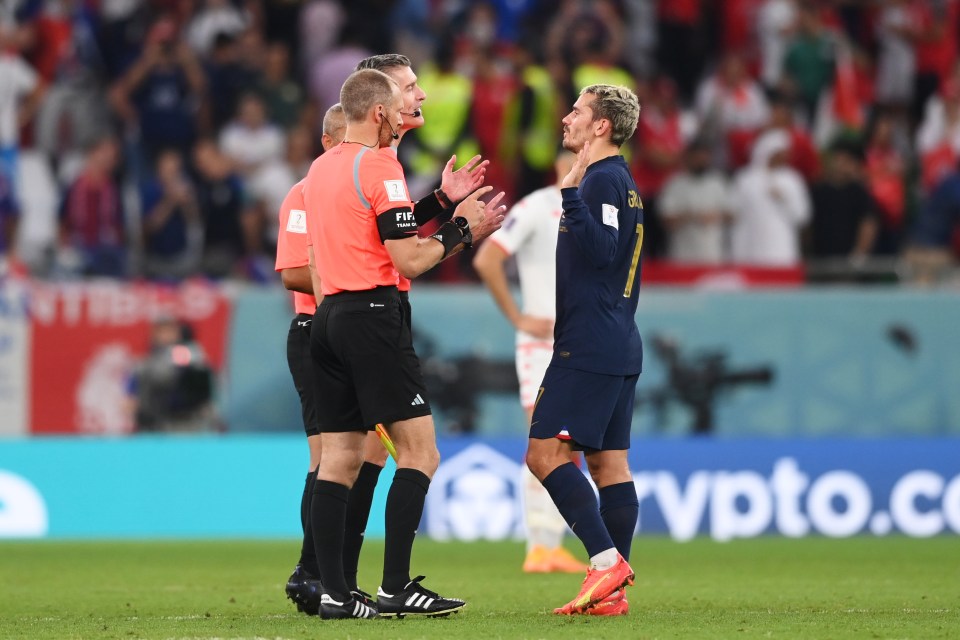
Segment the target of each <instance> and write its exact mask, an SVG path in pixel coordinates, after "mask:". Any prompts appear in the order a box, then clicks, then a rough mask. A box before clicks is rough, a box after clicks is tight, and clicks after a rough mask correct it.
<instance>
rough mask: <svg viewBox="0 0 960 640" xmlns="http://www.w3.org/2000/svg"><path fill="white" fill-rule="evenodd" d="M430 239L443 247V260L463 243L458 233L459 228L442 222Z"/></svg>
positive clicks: (461, 235) (461, 236)
mask: <svg viewBox="0 0 960 640" xmlns="http://www.w3.org/2000/svg"><path fill="white" fill-rule="evenodd" d="M430 237H431V238H433V239H434V240H436V241H438V242H439V243H440V244H442V245H443V257H444V258H446V257H447V256H449V255H450V254H451V253H453V251H454V249H456V248H457V247H459V246H460V243H461V242H462V241H463V233H462V232H461V231H460V227H458V226H457V225H455V224H453V223H452V222H444V223H443V224H442V225H440V228H439V229H437V232H436V233H435V234H433V235H432V236H430Z"/></svg>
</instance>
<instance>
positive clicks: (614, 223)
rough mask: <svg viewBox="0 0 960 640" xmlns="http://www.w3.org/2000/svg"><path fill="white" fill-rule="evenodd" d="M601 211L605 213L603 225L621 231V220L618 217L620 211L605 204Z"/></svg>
mask: <svg viewBox="0 0 960 640" xmlns="http://www.w3.org/2000/svg"><path fill="white" fill-rule="evenodd" d="M601 211H602V212H603V224H605V225H607V226H608V227H613V228H614V229H617V230H619V229H620V219H619V218H618V217H617V214H618V213H620V210H619V209H617V208H616V207H615V206H613V205H612V204H604V205H603V206H602V207H601Z"/></svg>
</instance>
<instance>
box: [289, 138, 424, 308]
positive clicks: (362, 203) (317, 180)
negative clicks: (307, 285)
mask: <svg viewBox="0 0 960 640" xmlns="http://www.w3.org/2000/svg"><path fill="white" fill-rule="evenodd" d="M303 198H304V204H305V205H306V211H307V232H308V234H309V237H310V244H312V245H313V254H314V260H315V262H316V266H317V273H318V275H319V276H320V280H321V283H322V284H321V287H322V292H323V295H332V294H335V293H340V292H341V291H366V290H369V289H374V288H376V287H382V286H396V285H398V284H399V282H400V274H399V273H398V272H397V269H396V267H394V265H393V261H392V260H391V259H390V254H389V253H388V252H387V248H386V247H385V246H384V244H383V242H382V241H381V239H380V231H379V227H378V216H380V215H383V214H386V215H390V216H396V221H395V222H397V224H398V225H399V226H402V227H403V230H404V232H405V233H409V234H416V231H417V226H416V221H415V220H414V218H413V202H411V201H410V196H409V193H408V191H407V183H406V180H405V178H404V176H403V167H401V166H400V162H399V160H397V157H396V154H393V153H380V152H379V151H378V150H377V149H372V148H370V147H366V146H364V145H362V144H358V143H341V144H339V145H337V146H336V147H334V148H333V149H330V150H329V151H327V152H326V153H324V154H323V155H321V156H320V157H319V158H317V159H316V160H314V162H313V164H312V165H311V166H310V171H309V172H308V173H307V177H306V178H305V179H304V188H303Z"/></svg>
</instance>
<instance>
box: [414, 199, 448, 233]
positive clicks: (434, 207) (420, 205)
mask: <svg viewBox="0 0 960 640" xmlns="http://www.w3.org/2000/svg"><path fill="white" fill-rule="evenodd" d="M441 213H443V205H442V204H440V200H439V199H438V198H436V197H432V196H426V197H424V198H421V199H420V200H417V201H416V202H415V203H414V205H413V217H414V218H415V219H416V221H417V224H418V225H420V226H423V225H425V224H427V223H428V222H430V221H431V220H433V219H434V218H436V217H437V216H438V215H440V214H441Z"/></svg>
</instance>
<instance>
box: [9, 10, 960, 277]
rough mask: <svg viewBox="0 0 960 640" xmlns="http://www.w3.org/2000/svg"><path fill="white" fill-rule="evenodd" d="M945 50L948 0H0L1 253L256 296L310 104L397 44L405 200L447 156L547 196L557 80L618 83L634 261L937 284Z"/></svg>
mask: <svg viewBox="0 0 960 640" xmlns="http://www.w3.org/2000/svg"><path fill="white" fill-rule="evenodd" d="M958 43H960V0H489V1H483V0H474V1H468V0H342V1H339V2H338V1H336V0H195V1H191V0H0V255H2V256H3V262H5V264H6V266H5V269H6V270H7V271H12V272H20V273H28V274H30V275H33V276H35V277H41V278H51V279H65V278H77V277H88V276H107V277H120V278H148V279H153V280H159V281H172V282H175V281H179V280H181V279H183V278H187V277H193V276H203V277H208V278H212V279H224V278H230V279H241V280H248V281H255V282H275V281H276V279H275V277H274V275H273V268H272V267H273V257H274V243H275V240H276V235H277V228H276V223H277V210H278V208H279V205H280V201H281V200H282V198H283V196H284V195H285V194H286V192H287V190H288V189H289V187H290V186H291V185H292V184H294V183H295V182H296V181H297V180H299V179H300V178H301V177H302V176H303V175H304V174H305V172H306V171H307V168H308V167H309V164H310V162H311V161H312V159H313V158H314V157H315V155H316V154H317V153H319V150H320V146H319V144H318V142H319V137H320V133H321V132H320V121H321V118H322V115H323V113H324V111H325V110H326V109H327V107H329V106H330V105H331V104H333V103H334V102H336V101H337V100H338V95H339V89H340V86H341V84H342V82H343V80H344V79H345V78H346V76H347V75H348V74H349V73H350V72H351V71H352V70H353V68H354V66H355V65H356V63H357V62H358V61H359V60H360V59H362V58H364V57H366V56H369V55H372V54H374V53H384V52H394V51H396V52H401V53H404V54H406V55H407V56H408V57H410V58H411V60H412V61H413V65H414V70H415V71H416V72H417V74H418V75H419V78H420V84H421V86H422V87H423V89H424V90H425V91H426V93H427V96H428V98H427V101H426V103H425V104H424V114H425V117H426V122H427V124H426V126H424V127H423V128H422V129H420V130H417V131H415V132H413V133H412V134H411V135H408V136H407V137H405V138H404V143H403V145H402V148H401V158H402V161H403V162H404V165H405V167H406V170H407V176H408V181H409V184H410V188H411V192H412V195H413V196H414V197H417V196H419V195H422V194H424V193H427V192H428V190H429V189H432V188H433V187H434V186H435V184H436V181H437V179H438V177H439V174H440V170H441V168H442V167H443V164H444V162H445V161H446V159H447V158H449V156H450V155H451V154H453V153H456V155H457V157H458V158H459V159H461V160H466V159H467V158H469V157H471V156H472V155H473V154H474V153H478V152H479V153H482V154H483V155H484V156H485V157H487V158H489V159H490V160H491V162H492V164H491V167H490V170H489V171H488V174H487V175H488V183H490V184H493V185H495V186H496V188H497V189H503V190H505V191H506V192H507V199H508V201H509V202H515V201H516V200H518V199H519V198H520V197H522V196H523V195H525V194H526V193H529V192H530V191H532V190H534V189H536V188H539V187H541V186H545V185H547V184H549V183H551V182H552V180H553V176H551V175H550V171H551V167H552V165H553V159H554V156H555V154H556V151H557V148H558V147H557V145H558V143H559V134H560V118H561V117H562V116H563V115H564V114H565V113H567V112H568V111H569V108H570V105H571V104H572V102H573V100H574V98H575V96H576V94H577V93H578V92H579V89H580V88H581V87H583V86H586V85H588V84H593V83H597V82H605V83H612V84H624V85H627V86H630V87H631V88H633V89H634V90H635V91H636V92H637V94H638V95H639V96H640V101H641V104H642V113H641V119H640V123H639V127H638V132H637V135H636V136H635V137H634V138H633V140H632V141H631V142H630V145H629V147H628V148H625V149H624V153H625V155H627V156H628V158H629V161H630V163H631V166H632V167H633V171H634V174H635V176H636V180H637V184H638V186H639V187H640V191H641V195H642V198H643V203H644V210H645V215H646V234H645V240H644V254H645V256H646V259H659V260H665V261H673V262H677V263H689V264H731V263H735V264H744V265H755V266H763V267H778V266H793V265H796V264H815V263H817V261H824V260H826V261H830V260H832V261H837V262H839V263H840V264H843V265H848V266H850V268H853V269H855V268H856V267H857V266H858V265H863V264H868V263H869V262H870V261H876V260H883V259H884V258H888V259H891V260H893V259H896V260H899V261H902V260H906V261H907V262H908V264H910V265H911V268H912V269H913V270H914V271H913V273H914V274H915V275H916V276H917V277H918V278H922V279H928V280H930V279H936V278H937V277H938V274H939V273H940V272H941V271H943V270H946V269H949V268H951V266H952V265H954V264H955V260H956V259H957V257H958V256H960V232H958V229H960V170H958V158H960V64H958V61H960V57H958ZM431 275H432V277H434V278H438V279H441V280H444V281H457V280H461V279H465V278H471V277H473V274H472V270H471V268H470V266H469V256H468V257H467V258H465V259H464V260H462V261H460V262H457V261H447V262H446V263H444V264H443V265H441V266H440V267H439V268H438V269H436V270H435V273H433V274H431Z"/></svg>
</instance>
